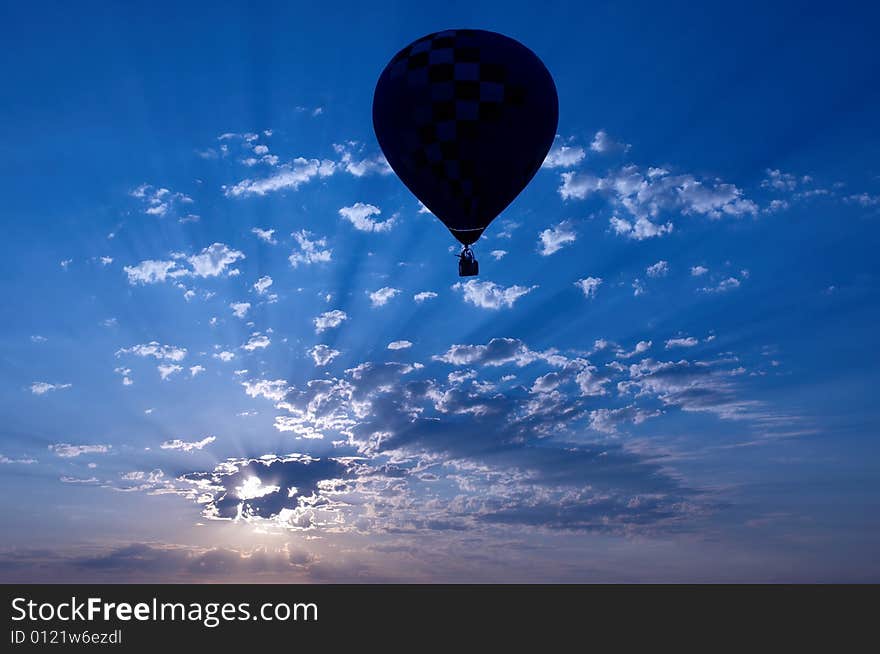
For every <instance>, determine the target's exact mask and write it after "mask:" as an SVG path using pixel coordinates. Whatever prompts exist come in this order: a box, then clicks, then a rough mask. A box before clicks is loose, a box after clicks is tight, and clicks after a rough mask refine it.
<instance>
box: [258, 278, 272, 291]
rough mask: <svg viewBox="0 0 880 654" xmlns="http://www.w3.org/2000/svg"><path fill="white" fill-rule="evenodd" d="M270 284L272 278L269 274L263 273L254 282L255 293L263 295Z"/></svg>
mask: <svg viewBox="0 0 880 654" xmlns="http://www.w3.org/2000/svg"><path fill="white" fill-rule="evenodd" d="M270 286H272V278H271V277H270V276H269V275H264V276H263V277H260V278H259V279H258V280H257V281H255V282H254V290H255V291H256V292H257V295H265V294H266V291H267V290H268V289H269V287H270Z"/></svg>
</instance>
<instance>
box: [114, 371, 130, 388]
mask: <svg viewBox="0 0 880 654" xmlns="http://www.w3.org/2000/svg"><path fill="white" fill-rule="evenodd" d="M113 372H115V373H116V374H117V375H122V385H123V386H131V385H132V384H134V381H133V380H132V378H131V368H125V367H119V368H114V369H113Z"/></svg>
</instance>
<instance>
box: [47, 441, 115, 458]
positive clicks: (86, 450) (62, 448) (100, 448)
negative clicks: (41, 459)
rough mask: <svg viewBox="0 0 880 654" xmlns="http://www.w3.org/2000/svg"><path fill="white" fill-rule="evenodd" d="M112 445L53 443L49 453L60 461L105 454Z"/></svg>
mask: <svg viewBox="0 0 880 654" xmlns="http://www.w3.org/2000/svg"><path fill="white" fill-rule="evenodd" d="M112 447H113V446H112V445H71V444H70V443H53V444H52V445H50V446H49V451H50V452H52V453H53V454H55V455H56V456H60V457H61V458H62V459H73V458H76V457H78V456H81V455H83V454H106V453H107V452H109V451H110V450H111V449H112Z"/></svg>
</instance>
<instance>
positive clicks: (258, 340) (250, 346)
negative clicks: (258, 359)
mask: <svg viewBox="0 0 880 654" xmlns="http://www.w3.org/2000/svg"><path fill="white" fill-rule="evenodd" d="M271 343H272V340H271V339H270V338H269V337H268V336H266V335H265V334H263V333H261V332H254V333H253V334H251V337H250V338H249V339H248V342H247V343H245V344H244V345H242V346H241V347H242V348H243V349H245V350H247V351H248V352H253V351H254V350H261V349H265V348H267V347H269V345H271Z"/></svg>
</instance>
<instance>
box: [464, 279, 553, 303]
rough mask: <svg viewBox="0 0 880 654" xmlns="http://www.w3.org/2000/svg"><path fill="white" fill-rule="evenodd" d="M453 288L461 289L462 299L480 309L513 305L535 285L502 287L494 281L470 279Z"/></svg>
mask: <svg viewBox="0 0 880 654" xmlns="http://www.w3.org/2000/svg"><path fill="white" fill-rule="evenodd" d="M452 288H453V290H457V291H461V292H462V294H463V297H464V301H465V302H468V303H470V304H473V305H474V306H477V307H480V308H482V309H500V308H501V307H505V306H506V307H508V308H511V307H513V304H514V303H515V302H516V301H517V300H518V299H519V298H521V297H522V296H523V295H526V294H527V293H530V292H531V291H533V290H534V289H536V288H538V287H537V286H531V287H529V286H517V285H514V286H508V287H507V288H504V287H503V286H499V285H498V284H496V283H494V282H488V281H486V282H480V281H477V280H475V279H470V280H468V281H466V282H464V283H462V282H458V283H457V284H455V285H454V286H453V287H452Z"/></svg>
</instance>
